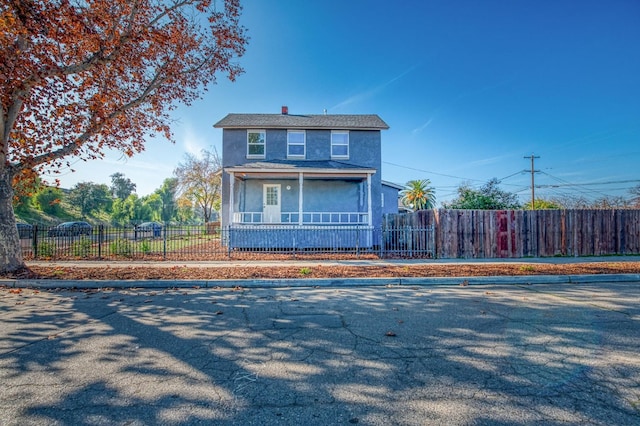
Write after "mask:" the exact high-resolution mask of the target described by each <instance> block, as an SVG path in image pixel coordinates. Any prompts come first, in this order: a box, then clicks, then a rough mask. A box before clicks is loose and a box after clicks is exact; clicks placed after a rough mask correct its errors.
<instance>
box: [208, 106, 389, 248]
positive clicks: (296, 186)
mask: <svg viewBox="0 0 640 426" xmlns="http://www.w3.org/2000/svg"><path fill="white" fill-rule="evenodd" d="M215 127H218V128H222V129H223V137H222V163H223V164H222V165H223V173H222V225H223V226H224V227H232V228H233V229H241V230H242V231H243V232H238V233H236V235H243V237H242V238H241V239H236V241H234V238H233V235H234V233H232V234H231V235H232V237H231V240H230V241H229V244H230V245H231V246H232V247H268V245H269V244H273V243H274V239H277V240H278V241H277V243H278V244H285V245H286V244H287V243H286V242H285V240H289V241H291V240H292V238H293V237H292V236H293V235H295V238H294V240H295V244H296V246H297V247H300V246H301V245H302V246H305V245H306V246H309V247H314V246H322V245H326V244H327V241H326V240H325V239H324V238H323V237H319V235H320V233H319V232H318V231H317V230H315V231H314V233H315V234H316V237H315V239H316V241H311V240H309V239H307V241H306V242H304V243H303V241H304V240H305V238H303V237H301V235H304V233H301V232H300V230H301V229H305V228H306V229H308V228H310V227H311V226H313V227H314V228H317V227H318V226H323V227H327V228H328V227H331V229H332V231H329V229H327V235H331V236H332V238H334V239H335V235H336V233H340V232H342V231H344V232H342V234H344V235H347V234H348V232H347V230H350V229H354V227H356V228H358V227H359V228H368V229H373V228H377V227H380V226H381V220H382V203H381V199H382V192H381V191H382V181H381V177H380V167H381V135H380V131H381V130H383V129H386V128H388V126H387V125H386V124H385V123H384V122H383V121H382V120H381V119H380V118H379V117H378V116H373V115H364V116H360V115H358V116H351V115H323V116H293V115H284V114H283V115H280V114H229V115H228V116H227V117H225V118H224V119H222V120H221V121H220V122H218V123H217V124H216V125H215ZM250 130H252V131H257V130H260V131H264V132H265V145H264V156H263V158H254V157H252V156H249V155H248V149H247V143H248V142H247V138H248V136H247V135H248V131H250ZM290 130H294V131H300V130H303V131H304V132H305V155H304V157H303V158H300V157H296V158H287V132H288V131H290ZM332 131H340V132H343V131H348V140H349V143H348V153H349V155H348V158H343V157H341V158H332V157H331V135H332ZM267 191H269V192H267ZM276 194H277V196H276ZM272 198H273V199H274V200H275V199H276V198H277V203H278V206H277V208H275V210H274V209H273V208H272V209H271V210H269V211H267V210H268V207H267V206H266V204H268V202H267V201H266V199H272ZM274 203H275V201H274ZM272 204H273V203H272ZM274 212H275V213H274ZM249 230H251V231H252V232H248V231H249ZM294 230H295V232H294ZM349 232H351V231H349ZM359 232H360V231H358V233H359ZM267 235H269V237H267ZM354 238H355V239H357V242H356V241H354ZM318 240H322V241H318ZM339 240H340V239H339ZM363 241H364V242H366V244H368V245H372V244H376V241H374V240H373V239H371V238H368V239H367V238H361V236H360V235H359V234H358V235H357V236H355V237H353V236H350V237H349V236H347V237H345V238H343V239H342V240H340V241H339V242H338V244H341V245H345V246H349V245H353V244H356V243H357V244H360V245H362V243H363ZM335 243H336V242H335V241H333V242H332V244H335ZM292 244H293V243H292Z"/></svg>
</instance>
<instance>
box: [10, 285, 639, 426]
mask: <svg viewBox="0 0 640 426" xmlns="http://www.w3.org/2000/svg"><path fill="white" fill-rule="evenodd" d="M639 300H640V282H635V283H629V282H610V283H593V284H537V285H524V284H517V283H514V284H496V285H482V286H475V285H468V286H461V285H449V286H429V287H420V286H413V287H411V286H403V287H380V286H377V287H349V288H279V289H258V288H252V289H229V288H226V289H195V288H190V289H184V288H183V289H173V290H170V289H167V290H163V289H158V290H154V289H138V290H135V289H112V290H108V289H107V290H91V289H88V290H84V291H70V290H44V289H41V290H34V289H9V288H4V289H0V383H1V384H2V386H0V424H2V425H29V424H38V425H39V424H47V425H51V424H53V425H113V424H116V425H150V424H167V425H174V424H222V425H227V424H234V425H235V424H238V425H251V424H255V425H258V424H259V425H301V424H305V425H340V424H344V425H349V424H364V425H383V424H384V425H388V424H398V425H424V424H447V425H483V424H491V425H507V424H508V425H513V424H516V425H517V424H532V423H537V424H545V425H547V424H551V425H553V424H598V425H612V424H615V425H637V424H640V355H639V353H638V349H639V348H640V303H638V301H639Z"/></svg>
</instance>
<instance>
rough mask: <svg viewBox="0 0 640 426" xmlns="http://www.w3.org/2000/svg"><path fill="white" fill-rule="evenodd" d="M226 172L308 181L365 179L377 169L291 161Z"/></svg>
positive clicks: (245, 175)
mask: <svg viewBox="0 0 640 426" xmlns="http://www.w3.org/2000/svg"><path fill="white" fill-rule="evenodd" d="M224 170H225V171H226V172H229V173H234V174H235V175H236V176H238V177H240V178H246V179H251V178H253V179H265V178H267V179H268V178H290V179H297V178H298V176H299V174H300V173H303V174H304V177H305V178H307V179H308V178H317V179H331V178H334V179H345V178H351V179H364V178H366V177H367V175H369V174H374V173H376V169H372V168H368V167H361V166H355V165H353V164H347V163H342V162H339V161H290V160H273V161H257V162H252V163H246V164H243V165H239V166H234V167H226V168H225V169H224Z"/></svg>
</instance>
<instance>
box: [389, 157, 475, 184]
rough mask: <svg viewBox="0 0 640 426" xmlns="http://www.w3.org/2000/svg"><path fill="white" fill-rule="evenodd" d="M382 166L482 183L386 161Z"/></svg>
mask: <svg viewBox="0 0 640 426" xmlns="http://www.w3.org/2000/svg"><path fill="white" fill-rule="evenodd" d="M383 163H384V164H388V165H390V166H396V167H400V168H402V169H407V170H414V171H416V172H422V173H431V174H432V175H438V176H444V177H450V178H454V179H462V180H471V181H476V182H483V181H482V180H480V179H471V178H464V177H460V176H453V175H447V174H444V173H438V172H432V171H430V170H423V169H416V168H413V167H408V166H403V165H400V164H395V163H390V162H388V161H383Z"/></svg>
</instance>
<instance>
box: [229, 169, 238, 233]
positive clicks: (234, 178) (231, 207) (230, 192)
mask: <svg viewBox="0 0 640 426" xmlns="http://www.w3.org/2000/svg"><path fill="white" fill-rule="evenodd" d="M229 179H230V180H229V225H232V224H233V203H234V201H233V184H234V182H235V180H236V176H235V174H234V173H233V172H229Z"/></svg>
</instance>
